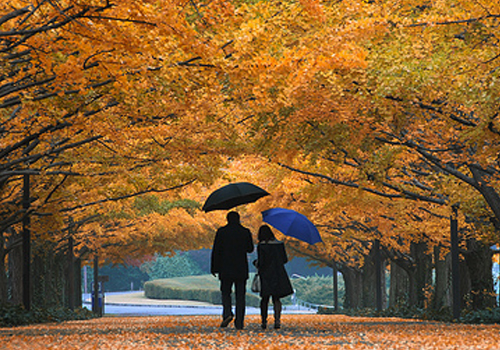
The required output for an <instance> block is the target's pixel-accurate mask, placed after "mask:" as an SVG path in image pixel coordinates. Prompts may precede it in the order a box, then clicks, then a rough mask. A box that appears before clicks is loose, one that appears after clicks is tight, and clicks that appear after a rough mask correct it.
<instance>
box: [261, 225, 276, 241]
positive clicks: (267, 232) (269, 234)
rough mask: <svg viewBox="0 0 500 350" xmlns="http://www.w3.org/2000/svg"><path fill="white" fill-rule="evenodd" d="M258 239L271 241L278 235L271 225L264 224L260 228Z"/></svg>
mask: <svg viewBox="0 0 500 350" xmlns="http://www.w3.org/2000/svg"><path fill="white" fill-rule="evenodd" d="M258 239H259V242H269V241H274V240H275V239H276V237H274V233H273V231H272V230H271V228H270V227H269V226H267V225H262V226H261V227H260V228H259V235H258Z"/></svg>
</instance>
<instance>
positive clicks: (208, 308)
mask: <svg viewBox="0 0 500 350" xmlns="http://www.w3.org/2000/svg"><path fill="white" fill-rule="evenodd" d="M83 300H84V302H83V306H84V307H86V308H88V309H92V304H91V298H90V295H89V294H84V295H83ZM104 300H105V304H104V314H105V315H107V316H153V315H154V316H160V315H220V314H221V313H222V306H220V305H213V304H209V303H205V302H200V301H192V300H161V299H149V298H146V297H145V296H144V292H115V293H106V294H105V298H104ZM259 313H260V311H259V309H258V308H255V307H247V309H246V314H247V315H257V314H259ZM270 313H271V314H272V310H271V312H270ZM283 313H284V314H311V313H316V311H315V310H312V309H309V308H306V307H299V306H295V305H290V306H285V307H284V309H283Z"/></svg>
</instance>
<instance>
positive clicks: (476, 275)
mask: <svg viewBox="0 0 500 350" xmlns="http://www.w3.org/2000/svg"><path fill="white" fill-rule="evenodd" d="M464 257H465V263H466V266H467V269H468V270H469V276H470V284H471V290H470V296H469V300H470V303H471V304H470V307H471V308H472V309H473V310H484V309H486V308H493V307H495V305H496V301H495V296H494V295H495V292H494V289H493V273H492V268H493V261H492V259H493V251H492V250H491V249H490V248H489V247H488V246H487V245H485V244H484V243H482V242H480V241H478V240H476V239H468V240H467V251H466V252H465V253H464Z"/></svg>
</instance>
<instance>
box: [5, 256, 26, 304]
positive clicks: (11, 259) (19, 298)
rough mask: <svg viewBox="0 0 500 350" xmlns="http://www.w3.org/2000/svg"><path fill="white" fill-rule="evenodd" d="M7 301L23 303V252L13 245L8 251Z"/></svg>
mask: <svg viewBox="0 0 500 350" xmlns="http://www.w3.org/2000/svg"><path fill="white" fill-rule="evenodd" d="M8 269H9V289H10V290H9V301H10V302H11V303H12V304H16V305H17V304H22V303H23V252H22V249H21V247H20V246H19V247H15V248H13V249H12V250H11V251H10V252H9V256H8Z"/></svg>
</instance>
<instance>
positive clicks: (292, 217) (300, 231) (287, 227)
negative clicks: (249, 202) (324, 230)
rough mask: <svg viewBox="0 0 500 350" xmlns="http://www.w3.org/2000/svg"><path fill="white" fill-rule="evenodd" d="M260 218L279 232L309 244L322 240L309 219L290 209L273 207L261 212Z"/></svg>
mask: <svg viewBox="0 0 500 350" xmlns="http://www.w3.org/2000/svg"><path fill="white" fill-rule="evenodd" d="M262 220H263V221H264V222H267V223H268V224H269V225H271V226H273V227H274V228H276V229H278V230H279V231H281V233H283V234H285V235H287V236H290V237H294V238H297V239H300V240H301V241H304V242H306V243H309V244H315V243H318V242H322V239H321V236H320V235H319V231H318V229H317V228H316V226H314V224H313V223H312V222H311V221H309V219H308V218H307V217H306V216H304V215H302V214H300V213H298V212H296V211H295V210H291V209H284V208H273V209H268V210H265V211H263V212H262Z"/></svg>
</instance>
